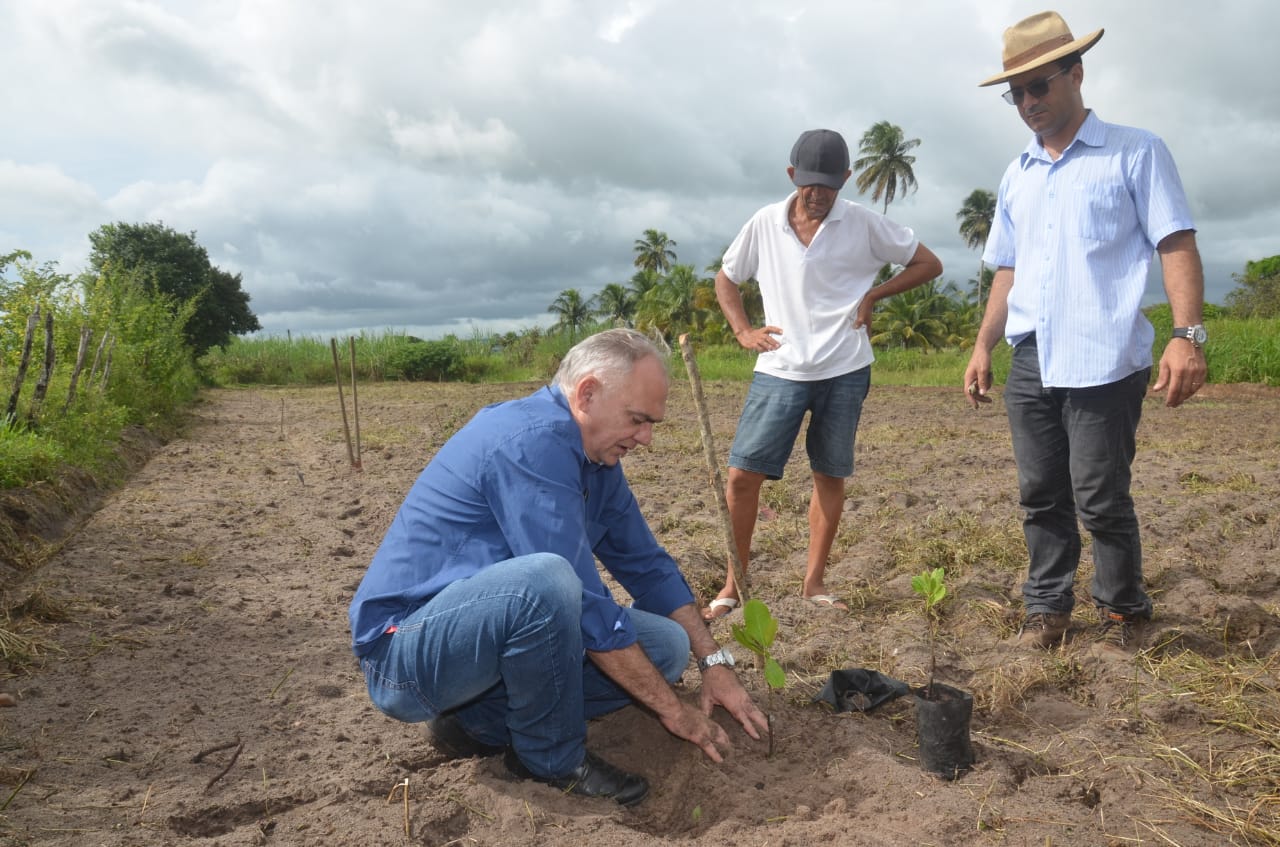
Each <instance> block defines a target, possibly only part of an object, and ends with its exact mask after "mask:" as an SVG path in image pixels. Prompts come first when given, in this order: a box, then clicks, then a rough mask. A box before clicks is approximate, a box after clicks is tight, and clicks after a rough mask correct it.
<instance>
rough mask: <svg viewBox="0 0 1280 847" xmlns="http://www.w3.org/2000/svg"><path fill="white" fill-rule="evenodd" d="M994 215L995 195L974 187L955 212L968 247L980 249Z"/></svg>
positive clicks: (979, 293)
mask: <svg viewBox="0 0 1280 847" xmlns="http://www.w3.org/2000/svg"><path fill="white" fill-rule="evenodd" d="M995 216H996V196H995V195H994V194H992V193H991V192H990V191H987V190H986V189H985V188H975V189H974V190H973V191H972V192H970V194H969V196H968V197H966V198H965V200H964V205H963V206H961V207H960V211H958V212H956V217H957V218H958V219H959V220H960V236H961V237H962V238H963V239H964V242H965V244H967V245H969V248H970V249H973V248H975V247H976V248H977V249H979V250H981V249H982V247H983V245H984V244H986V243H987V237H988V236H989V235H991V222H992V221H993V220H995ZM982 273H983V265H982V259H981V258H979V259H978V303H979V304H981V303H982Z"/></svg>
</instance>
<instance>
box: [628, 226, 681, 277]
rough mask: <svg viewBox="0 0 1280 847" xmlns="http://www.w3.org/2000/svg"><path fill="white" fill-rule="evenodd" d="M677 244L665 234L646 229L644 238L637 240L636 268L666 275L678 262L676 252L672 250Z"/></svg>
mask: <svg viewBox="0 0 1280 847" xmlns="http://www.w3.org/2000/svg"><path fill="white" fill-rule="evenodd" d="M675 246H676V243H675V242H674V241H672V240H671V239H670V238H668V237H667V234H666V233H665V232H659V231H658V230H656V229H646V230H645V231H644V238H637V239H636V243H635V247H634V248H633V249H634V250H635V253H636V261H635V266H636V267H637V268H640V269H641V270H646V271H656V272H657V273H660V274H664V273H666V272H667V271H669V270H670V269H671V266H672V265H674V264H675V262H676V251H675V250H672V249H671V248H672V247H675Z"/></svg>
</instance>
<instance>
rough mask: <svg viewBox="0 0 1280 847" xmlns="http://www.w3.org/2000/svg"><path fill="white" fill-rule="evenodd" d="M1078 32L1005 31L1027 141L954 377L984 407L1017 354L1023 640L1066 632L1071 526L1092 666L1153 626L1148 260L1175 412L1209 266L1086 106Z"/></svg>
mask: <svg viewBox="0 0 1280 847" xmlns="http://www.w3.org/2000/svg"><path fill="white" fill-rule="evenodd" d="M1102 33H1103V31H1102V30H1101V29H1099V30H1097V31H1096V32H1092V33H1090V34H1089V35H1086V36H1084V37H1083V38H1076V37H1074V36H1073V35H1072V33H1071V30H1070V29H1068V27H1067V23H1066V21H1064V20H1063V19H1062V17H1061V16H1060V15H1058V14H1057V13H1056V12H1042V13H1040V14H1037V15H1032V16H1031V17H1029V18H1027V19H1025V20H1023V21H1019V22H1018V23H1017V24H1015V25H1013V26H1012V27H1010V28H1009V29H1007V30H1006V31H1005V33H1004V52H1003V60H1004V69H1003V70H1002V71H1001V72H1000V73H998V74H996V75H995V76H993V77H991V78H989V79H987V80H984V81H983V82H982V83H980V85H982V86H986V85H996V84H998V83H1004V82H1007V83H1009V88H1008V90H1007V91H1005V92H1003V96H1004V99H1005V100H1006V101H1007V102H1008V103H1009V104H1011V105H1013V106H1015V107H1017V109H1018V114H1019V115H1020V116H1021V118H1022V120H1023V122H1025V123H1026V125H1027V126H1028V127H1029V128H1030V129H1031V131H1032V132H1033V133H1034V137H1033V138H1032V139H1031V141H1030V142H1029V143H1028V144H1027V147H1026V149H1024V150H1023V151H1022V153H1021V154H1020V155H1019V156H1018V158H1016V159H1015V160H1014V161H1013V162H1012V164H1010V165H1009V167H1008V169H1007V170H1006V171H1005V173H1004V177H1003V179H1002V180H1001V183H1000V191H999V195H998V198H997V201H996V215H995V219H994V221H993V222H992V227H991V235H990V237H989V238H988V240H987V245H986V249H985V251H984V253H983V257H982V258H983V261H984V262H986V263H987V264H990V265H993V266H995V267H996V273H995V277H994V279H993V281H992V284H991V295H990V300H989V301H988V303H987V309H986V314H985V316H984V318H983V321H982V326H981V328H980V329H979V332H978V339H977V342H976V343H975V344H974V349H973V355H972V357H971V358H970V360H969V364H968V367H966V369H965V373H964V383H963V385H964V391H965V393H966V396H967V398H968V401H969V403H970V404H971V405H972V406H973V407H974V408H977V407H978V404H979V403H986V402H990V397H988V391H989V390H990V388H991V380H992V375H991V351H992V349H993V348H994V347H995V345H996V344H997V343H998V341H999V340H1000V338H1001V337H1002V336H1003V337H1004V338H1005V339H1006V340H1008V342H1009V344H1011V345H1012V346H1013V363H1012V366H1011V369H1010V372H1009V378H1008V381H1007V383H1006V385H1005V391H1004V402H1005V406H1006V408H1007V410H1008V415H1009V428H1010V430H1011V432H1012V435H1013V450H1014V458H1015V460H1016V463H1017V466H1018V491H1019V499H1020V501H1021V504H1022V508H1023V510H1024V513H1025V514H1024V520H1023V530H1024V534H1025V536H1026V541H1027V550H1028V553H1029V555H1030V566H1029V569H1028V575H1027V580H1026V582H1025V583H1024V584H1023V601H1024V605H1025V613H1026V617H1025V620H1024V623H1023V626H1022V630H1021V632H1020V633H1019V635H1018V643H1019V644H1020V645H1022V646H1029V647H1041V648H1044V647H1050V646H1052V645H1054V644H1056V643H1057V642H1058V641H1060V640H1062V639H1063V637H1064V636H1065V635H1066V634H1067V632H1068V630H1069V629H1070V625H1071V612H1072V608H1073V605H1074V594H1073V584H1074V581H1075V574H1076V569H1077V567H1078V565H1079V561H1080V553H1081V541H1080V532H1079V527H1078V523H1077V520H1078V521H1079V523H1082V524H1083V525H1084V527H1085V529H1087V530H1088V531H1089V533H1090V535H1091V536H1092V538H1093V561H1094V576H1093V582H1092V585H1091V593H1092V596H1093V602H1094V604H1095V606H1097V609H1098V614H1099V617H1100V620H1101V623H1100V626H1099V627H1098V629H1097V631H1096V632H1095V633H1094V635H1093V638H1094V642H1095V643H1094V645H1093V647H1092V648H1091V650H1092V652H1094V654H1095V655H1102V656H1106V655H1120V656H1123V655H1129V654H1132V653H1134V652H1135V651H1136V650H1137V649H1139V648H1140V647H1141V645H1142V636H1143V629H1144V626H1145V623H1146V622H1147V621H1148V620H1150V617H1151V598H1150V597H1149V596H1148V595H1147V593H1146V591H1145V589H1144V587H1143V577H1142V546H1141V541H1140V539H1139V532H1138V519H1137V516H1136V514H1135V512H1134V507H1133V499H1132V497H1131V496H1130V493H1129V488H1130V466H1131V464H1132V462H1133V458H1134V450H1135V434H1136V431H1137V427H1138V420H1139V418H1140V417H1141V413H1142V401H1143V397H1144V396H1145V394H1146V392H1147V383H1148V381H1149V379H1150V375H1151V367H1152V357H1151V347H1152V343H1153V341H1154V340H1155V339H1154V330H1153V329H1152V326H1151V323H1150V322H1149V321H1148V320H1147V318H1146V317H1145V316H1144V315H1143V314H1142V311H1141V309H1140V306H1141V302H1142V296H1143V292H1144V290H1145V287H1146V280H1147V270H1148V267H1149V266H1150V263H1151V259H1152V255H1153V254H1154V253H1158V254H1159V256H1160V266H1161V270H1162V273H1163V278H1164V288H1165V294H1166V296H1167V298H1168V301H1169V306H1170V308H1171V310H1172V313H1173V324H1174V329H1173V333H1172V337H1171V338H1169V339H1166V343H1165V346H1164V350H1163V353H1162V355H1161V357H1160V363H1159V372H1158V375H1157V377H1156V382H1155V385H1154V386H1153V388H1152V390H1153V391H1157V392H1159V391H1164V392H1165V404H1166V405H1168V406H1178V405H1180V404H1181V403H1182V402H1183V401H1185V400H1186V399H1187V398H1188V397H1190V396H1192V395H1193V394H1195V393H1196V391H1197V390H1198V389H1199V388H1200V386H1201V385H1203V384H1204V380H1205V372H1206V368H1205V359H1204V351H1203V350H1202V349H1201V348H1202V346H1203V345H1204V343H1205V332H1204V327H1203V326H1202V325H1201V316H1202V310H1203V304H1204V272H1203V269H1202V267H1201V264H1200V254H1199V251H1198V250H1197V247H1196V237H1195V229H1194V225H1193V223H1192V220H1191V213H1190V211H1189V209H1188V207H1187V200H1186V197H1185V195H1184V194H1183V190H1182V183H1181V181H1180V180H1179V178H1178V172H1177V169H1176V167H1175V166H1174V163H1173V159H1172V157H1171V156H1170V154H1169V151H1168V149H1167V148H1166V147H1165V145H1164V143H1163V142H1162V141H1161V140H1160V139H1159V138H1157V137H1156V136H1154V135H1152V134H1151V133H1149V132H1146V131H1144V130H1140V129H1133V128H1130V127H1124V126H1117V125H1115V124H1109V123H1105V122H1104V121H1102V120H1101V119H1100V118H1099V117H1098V116H1097V115H1096V114H1095V113H1094V112H1093V111H1092V110H1090V109H1086V108H1085V106H1084V102H1083V97H1082V94H1081V86H1082V84H1083V82H1084V65H1083V63H1082V60H1081V56H1082V54H1083V53H1085V52H1086V51H1087V50H1089V49H1090V48H1091V47H1093V46H1094V45H1095V44H1097V43H1098V40H1099V39H1100V38H1102Z"/></svg>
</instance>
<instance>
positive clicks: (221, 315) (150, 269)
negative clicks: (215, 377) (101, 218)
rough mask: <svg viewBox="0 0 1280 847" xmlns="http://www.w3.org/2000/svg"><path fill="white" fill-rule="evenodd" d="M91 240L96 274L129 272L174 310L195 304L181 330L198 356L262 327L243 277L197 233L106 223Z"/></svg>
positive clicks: (152, 225)
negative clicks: (226, 267) (222, 263)
mask: <svg viewBox="0 0 1280 847" xmlns="http://www.w3.org/2000/svg"><path fill="white" fill-rule="evenodd" d="M89 244H90V246H91V247H92V251H91V252H90V254H89V265H90V268H91V269H92V272H93V275H94V276H97V275H101V274H102V273H103V272H104V271H105V270H106V269H107V268H108V267H110V268H111V269H113V270H114V271H117V272H130V273H129V274H128V278H130V279H133V280H136V281H137V283H138V284H140V285H142V286H143V288H144V290H145V291H147V292H148V293H150V294H156V295H163V297H164V298H165V299H166V302H168V303H170V304H171V306H172V307H173V308H174V309H179V308H182V309H185V308H186V307H187V306H188V305H190V306H192V307H193V308H191V309H190V310H189V317H188V318H187V321H186V323H185V324H183V326H182V331H183V336H184V337H185V339H186V342H187V344H188V345H189V346H190V348H191V350H192V351H193V353H194V354H195V356H196V357H197V358H198V357H200V356H202V355H204V354H205V353H206V352H208V351H209V350H210V349H212V348H214V347H224V348H225V347H226V345H227V344H228V343H229V342H230V341H231V336H233V335H243V334H245V333H247V332H253V331H255V330H258V329H261V328H262V327H261V325H260V324H259V323H258V318H257V316H255V315H254V314H253V312H252V311H250V309H249V295H248V294H247V293H246V292H245V291H244V290H243V289H242V288H241V285H240V282H241V280H240V275H239V274H229V273H227V272H226V271H223V270H220V269H219V268H216V267H214V266H213V265H212V264H210V262H209V254H208V252H206V251H205V249H204V248H203V247H201V246H200V244H199V243H198V242H197V241H196V234H195V233H194V232H192V233H180V232H176V231H174V230H173V229H171V228H169V227H167V226H165V225H164V224H160V223H146V224H127V223H115V224H106V225H105V226H103V227H101V228H99V229H98V230H97V231H96V232H93V233H91V234H90V235H89ZM133 271H140V273H137V274H134V273H131V272H133ZM86 284H90V283H88V282H87V283H86ZM175 314H176V312H175Z"/></svg>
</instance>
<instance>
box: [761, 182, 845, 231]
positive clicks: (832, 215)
mask: <svg viewBox="0 0 1280 847" xmlns="http://www.w3.org/2000/svg"><path fill="white" fill-rule="evenodd" d="M799 196H800V192H799V191H793V192H791V193H790V194H789V195H787V199H786V200H785V201H783V203H782V208H781V209H779V210H778V226H780V227H782V228H783V229H791V221H789V220H787V212H788V211H789V210H790V209H791V204H792V203H794V202H795V200H796V198H797V197H799ZM842 200H843V198H841V197H840V196H839V195H837V196H836V202H834V203H832V204H831V211H830V212H827V216H826V217H825V218H823V219H822V223H823V224H827V223H830V222H832V221H838V220H843V219H844V213H845V209H846V208H848V204H847V203H844V202H842Z"/></svg>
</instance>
